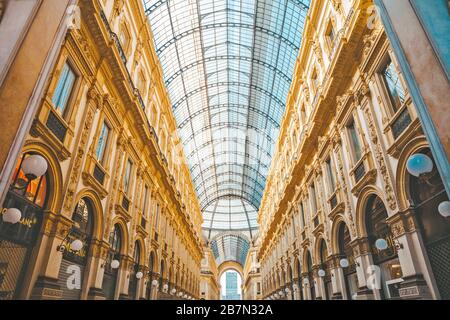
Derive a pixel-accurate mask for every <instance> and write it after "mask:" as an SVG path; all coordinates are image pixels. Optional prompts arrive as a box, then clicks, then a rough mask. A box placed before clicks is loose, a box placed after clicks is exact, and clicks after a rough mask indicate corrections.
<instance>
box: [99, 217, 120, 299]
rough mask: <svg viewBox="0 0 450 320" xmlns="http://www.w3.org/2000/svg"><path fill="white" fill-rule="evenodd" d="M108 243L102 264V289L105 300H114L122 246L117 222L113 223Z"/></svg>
mask: <svg viewBox="0 0 450 320" xmlns="http://www.w3.org/2000/svg"><path fill="white" fill-rule="evenodd" d="M109 245H110V250H109V253H108V257H107V259H106V262H105V266H104V267H105V273H104V275H103V285H102V289H103V293H104V294H105V298H106V299H107V300H114V298H115V294H116V286H117V278H118V274H119V267H120V260H121V258H120V250H121V248H122V232H121V230H120V227H119V225H117V224H116V225H114V230H113V232H112V233H111V235H110V237H109Z"/></svg>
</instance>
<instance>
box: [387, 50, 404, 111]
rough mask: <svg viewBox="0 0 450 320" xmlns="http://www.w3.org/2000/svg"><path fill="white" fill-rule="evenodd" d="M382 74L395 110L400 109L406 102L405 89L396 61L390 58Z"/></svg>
mask: <svg viewBox="0 0 450 320" xmlns="http://www.w3.org/2000/svg"><path fill="white" fill-rule="evenodd" d="M382 75H383V78H384V81H385V84H386V87H387V90H388V94H389V98H390V99H391V102H392V106H393V107H394V112H395V111H397V110H398V109H400V107H401V106H402V105H403V103H404V102H405V89H404V88H403V85H402V83H401V81H400V75H399V74H398V72H397V70H396V69H395V65H394V63H393V62H392V61H391V60H390V59H389V61H388V63H387V64H386V67H385V68H384V69H383V71H382Z"/></svg>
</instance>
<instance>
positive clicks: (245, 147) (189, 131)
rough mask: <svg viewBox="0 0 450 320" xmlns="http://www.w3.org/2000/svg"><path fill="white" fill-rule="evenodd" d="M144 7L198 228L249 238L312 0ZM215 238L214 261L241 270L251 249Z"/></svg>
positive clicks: (172, 0)
mask: <svg viewBox="0 0 450 320" xmlns="http://www.w3.org/2000/svg"><path fill="white" fill-rule="evenodd" d="M143 2H144V7H145V9H146V14H147V16H148V18H149V21H150V24H151V27H152V33H153V38H154V42H155V48H156V51H157V54H158V55H159V57H160V59H161V66H162V69H163V73H164V78H165V82H166V86H167V89H168V93H169V95H170V100H171V102H172V109H173V112H174V116H175V119H176V121H177V127H178V130H179V133H180V137H181V140H182V143H183V145H184V147H185V150H186V153H187V160H188V164H189V167H190V170H191V173H192V176H193V177H194V179H193V183H194V185H195V187H196V189H197V190H198V192H197V193H199V194H198V197H199V201H200V206H201V208H202V210H203V212H204V215H205V218H206V217H208V218H211V217H214V218H212V219H211V221H209V220H208V222H207V223H206V225H204V226H203V227H204V229H205V230H208V235H211V237H212V234H214V235H215V234H216V233H217V230H220V229H221V228H230V227H231V226H232V227H233V228H234V229H235V230H239V231H240V232H239V234H241V235H242V234H244V233H245V232H247V233H245V234H246V235H247V234H248V236H249V237H250V238H252V237H253V236H254V234H255V232H257V228H255V226H257V223H256V215H257V210H258V209H259V206H260V202H261V197H262V193H263V192H264V188H265V184H266V178H267V174H268V170H269V166H270V162H271V158H272V154H273V152H274V145H275V142H276V141H277V136H278V132H279V128H280V122H281V121H282V116H283V113H284V111H285V102H286V98H287V95H288V92H289V86H290V83H291V79H292V74H293V72H294V66H295V61H296V58H297V55H298V48H300V45H301V39H302V33H303V28H304V23H305V21H306V16H307V11H308V6H309V3H310V1H309V0H250V1H246V0H244V1H243V0H191V1H186V0H143ZM216 142H217V144H216ZM222 180H223V181H222ZM214 201H217V202H220V204H217V203H216V204H215V203H214ZM227 201H228V202H229V203H230V206H231V205H232V206H233V209H232V210H231V209H230V210H229V211H227V210H225V209H226V202H227ZM221 203H224V204H223V205H222V204H221ZM210 204H211V205H212V206H211V207H210V208H208V210H213V211H214V212H213V213H212V214H209V213H208V212H206V211H205V210H206V205H210ZM214 205H216V206H214ZM223 206H225V208H224V207H223ZM221 212H228V213H227V214H228V215H226V216H220V215H219V214H221ZM227 221H228V222H229V223H228V225H227V223H226V222H227ZM219 222H224V223H219ZM208 224H209V225H208ZM243 228H245V231H243V230H244V229H243ZM218 240H219V239H218ZM223 240H224V241H221V240H219V241H218V242H217V241H216V242H215V243H216V244H215V248H216V253H217V254H218V255H221V258H220V260H226V259H233V260H236V261H240V262H242V263H243V261H244V262H245V256H246V254H247V250H248V246H249V241H247V242H242V240H241V238H239V237H236V236H227V237H224V238H223ZM219 250H221V251H220V252H219Z"/></svg>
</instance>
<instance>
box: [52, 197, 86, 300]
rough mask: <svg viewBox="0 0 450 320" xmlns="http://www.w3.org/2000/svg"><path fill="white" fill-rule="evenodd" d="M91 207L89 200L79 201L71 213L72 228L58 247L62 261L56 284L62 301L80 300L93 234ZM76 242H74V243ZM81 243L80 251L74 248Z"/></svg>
mask: <svg viewBox="0 0 450 320" xmlns="http://www.w3.org/2000/svg"><path fill="white" fill-rule="evenodd" d="M93 217H94V214H93V206H92V204H91V202H90V200H89V199H86V198H84V199H81V200H80V201H79V202H78V204H77V206H76V207H75V210H74V212H73V216H72V220H73V223H74V224H73V227H72V229H71V230H70V233H69V234H68V235H67V236H66V238H65V239H64V241H63V243H62V244H61V246H60V251H62V255H63V259H62V261H61V267H60V269H59V275H58V284H59V286H60V288H61V290H62V293H63V294H62V299H64V300H78V299H81V293H82V289H83V286H82V284H83V281H84V276H85V270H86V264H87V258H88V253H89V248H90V246H89V244H90V241H91V239H92V232H93ZM75 241H76V242H75ZM78 241H81V242H80V244H81V246H80V247H81V249H79V248H74V244H75V245H76V244H77V242H78Z"/></svg>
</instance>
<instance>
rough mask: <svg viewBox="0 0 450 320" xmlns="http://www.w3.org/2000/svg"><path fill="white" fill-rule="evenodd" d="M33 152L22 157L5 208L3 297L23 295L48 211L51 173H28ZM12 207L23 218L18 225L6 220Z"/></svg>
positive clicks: (0, 241) (0, 227)
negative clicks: (34, 251) (45, 211)
mask: <svg viewBox="0 0 450 320" xmlns="http://www.w3.org/2000/svg"><path fill="white" fill-rule="evenodd" d="M32 155H35V153H26V154H24V155H23V156H22V157H20V158H19V160H18V162H17V164H16V168H15V170H14V173H13V176H12V180H11V183H10V188H9V190H8V193H7V195H6V198H5V201H4V203H3V207H2V209H1V215H2V219H0V300H10V299H18V298H19V295H20V293H21V289H22V285H23V282H24V277H25V273H26V272H27V269H28V265H29V262H30V257H31V254H32V251H33V248H34V247H35V245H36V241H37V237H38V234H39V230H40V228H41V224H42V217H43V214H44V210H45V209H47V202H48V198H49V197H48V193H49V192H48V190H50V186H49V183H50V181H51V179H50V176H49V172H47V173H45V174H44V175H42V176H41V177H31V176H29V175H28V176H26V175H25V173H24V170H23V169H24V168H23V164H24V161H25V159H27V158H28V157H30V156H32ZM11 208H12V209H17V210H19V211H20V214H21V218H20V221H19V222H17V223H15V224H12V223H10V222H6V221H5V216H4V214H5V213H6V211H7V209H11Z"/></svg>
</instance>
